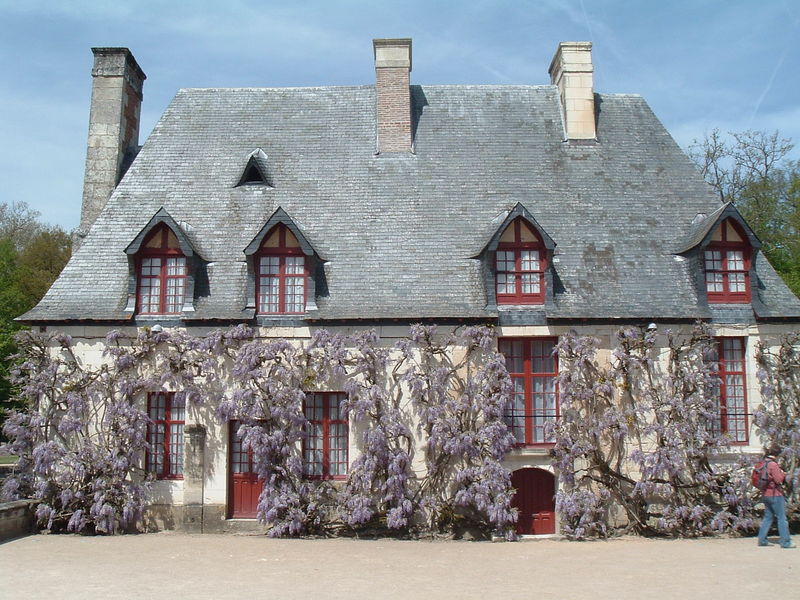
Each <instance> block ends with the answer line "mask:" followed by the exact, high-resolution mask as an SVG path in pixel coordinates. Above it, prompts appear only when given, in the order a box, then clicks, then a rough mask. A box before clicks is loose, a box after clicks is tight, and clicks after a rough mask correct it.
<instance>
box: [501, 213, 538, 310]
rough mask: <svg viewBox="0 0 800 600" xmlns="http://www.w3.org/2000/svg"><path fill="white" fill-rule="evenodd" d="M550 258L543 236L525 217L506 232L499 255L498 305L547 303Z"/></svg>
mask: <svg viewBox="0 0 800 600" xmlns="http://www.w3.org/2000/svg"><path fill="white" fill-rule="evenodd" d="M546 263H547V257H546V252H545V247H544V244H543V243H542V240H541V238H540V237H539V235H538V234H537V233H536V232H535V231H534V230H533V229H532V228H531V227H530V226H529V225H528V223H526V222H525V221H524V220H523V219H521V218H520V219H515V220H514V221H513V222H512V223H511V224H510V225H509V226H508V227H507V228H506V230H505V231H504V232H503V235H502V236H501V237H500V242H499V243H498V245H497V252H496V254H495V270H496V278H497V288H496V290H497V303H498V304H544V271H545V267H546Z"/></svg>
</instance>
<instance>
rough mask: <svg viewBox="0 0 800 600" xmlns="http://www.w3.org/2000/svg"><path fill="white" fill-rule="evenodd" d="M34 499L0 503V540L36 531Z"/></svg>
mask: <svg viewBox="0 0 800 600" xmlns="http://www.w3.org/2000/svg"><path fill="white" fill-rule="evenodd" d="M35 505H36V502H35V501H34V500H17V501H15V502H7V503H5V504H0V542H4V541H6V540H10V539H13V538H17V537H22V536H25V535H28V534H31V533H33V532H34V531H36V529H35V521H34V516H33V513H34V506H35Z"/></svg>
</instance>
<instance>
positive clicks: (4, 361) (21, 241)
mask: <svg viewBox="0 0 800 600" xmlns="http://www.w3.org/2000/svg"><path fill="white" fill-rule="evenodd" d="M70 246H71V240H70V238H69V235H68V234H66V233H65V232H64V231H63V230H62V229H61V228H60V227H48V226H45V225H43V224H42V223H41V222H40V221H39V213H37V212H36V211H34V210H32V209H31V208H30V207H28V205H27V204H25V203H24V202H19V203H15V204H11V205H8V204H4V203H0V424H2V419H3V415H4V412H5V411H6V410H9V409H11V408H14V407H15V404H14V403H13V402H12V401H11V396H12V392H11V384H10V369H11V366H12V363H13V360H12V358H11V357H12V356H13V355H14V354H15V353H16V352H17V346H16V344H15V343H14V336H15V335H16V333H17V332H18V331H20V330H21V329H23V326H22V325H20V324H19V323H17V322H16V321H14V319H15V318H16V317H18V316H20V315H21V314H23V313H24V312H26V311H27V310H30V309H31V308H33V307H34V306H35V305H36V303H37V302H39V300H41V298H42V296H44V294H45V292H46V291H47V289H48V288H49V287H50V285H51V284H52V283H53V281H54V280H55V278H56V277H58V274H59V273H60V272H61V269H63V268H64V265H65V264H66V263H67V260H69V256H70Z"/></svg>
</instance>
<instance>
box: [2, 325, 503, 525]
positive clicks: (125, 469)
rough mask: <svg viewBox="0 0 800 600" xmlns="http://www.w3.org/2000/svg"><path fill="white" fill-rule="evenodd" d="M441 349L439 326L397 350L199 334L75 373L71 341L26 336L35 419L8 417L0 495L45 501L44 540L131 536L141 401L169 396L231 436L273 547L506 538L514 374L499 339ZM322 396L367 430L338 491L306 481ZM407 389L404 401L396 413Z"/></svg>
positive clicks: (119, 349) (369, 336)
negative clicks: (400, 533) (413, 536)
mask: <svg viewBox="0 0 800 600" xmlns="http://www.w3.org/2000/svg"><path fill="white" fill-rule="evenodd" d="M436 338H437V336H436V330H435V328H429V327H421V326H415V327H412V330H411V334H410V336H409V338H407V339H403V340H401V341H400V342H399V343H398V344H397V346H396V347H394V348H392V347H384V346H382V342H381V340H380V338H379V337H378V336H377V335H376V334H375V333H374V332H359V333H355V334H353V335H350V336H342V335H331V334H330V333H328V332H327V331H325V330H320V331H317V332H315V333H314V335H313V336H312V337H311V339H310V340H308V341H305V342H301V341H289V340H285V339H262V338H257V337H255V336H254V332H253V331H252V330H251V329H249V328H247V327H245V326H238V327H232V328H229V329H227V330H218V331H214V332H212V333H210V334H209V335H207V336H205V337H195V336H191V335H188V334H187V333H185V332H183V331H180V330H176V331H160V332H155V331H149V330H146V331H143V332H141V333H140V334H139V335H138V336H136V337H128V336H125V335H123V334H122V333H120V332H111V333H110V334H109V335H108V336H107V339H106V343H105V346H104V348H105V350H104V357H105V360H104V362H103V364H101V365H88V364H87V365H85V364H81V363H80V361H79V360H78V358H77V357H76V355H75V353H74V352H73V351H72V342H71V340H69V339H68V338H66V337H65V336H49V337H47V336H39V335H35V334H26V335H25V344H24V346H23V350H24V354H25V361H24V362H23V364H22V365H21V367H19V369H18V370H17V372H16V378H15V382H16V383H17V384H18V385H19V386H20V394H21V395H22V397H23V398H24V399H25V400H26V402H27V406H28V407H29V408H28V410H25V411H20V412H15V413H12V415H11V417H10V418H9V420H8V422H7V424H6V427H5V432H6V435H8V436H9V438H10V439H11V442H10V443H9V444H7V445H6V446H5V447H3V448H2V450H3V451H4V452H13V453H15V454H18V455H19V456H20V457H21V458H20V469H19V472H18V473H16V474H15V475H13V476H12V477H10V478H9V479H8V480H7V483H6V485H5V488H4V496H5V497H7V498H13V497H23V496H29V497H33V498H35V499H37V500H39V509H38V511H37V515H38V516H39V519H40V523H41V524H42V525H43V526H45V527H47V528H48V529H53V530H63V529H66V530H69V531H92V530H96V531H101V532H114V531H118V530H120V529H125V528H126V527H129V526H130V525H131V523H133V522H134V521H135V520H136V519H137V518H139V517H140V515H141V512H142V510H143V508H144V502H145V497H146V492H147V487H148V477H147V476H146V475H145V474H143V473H142V472H141V469H140V461H141V456H142V454H143V452H144V451H145V449H146V446H147V440H146V425H147V423H148V418H147V416H146V415H145V414H144V413H143V412H142V410H141V406H140V405H141V398H142V397H143V396H144V394H145V392H147V391H153V390H160V389H172V390H180V391H179V392H176V397H178V396H179V395H180V397H181V398H183V399H185V400H187V401H188V402H189V407H190V408H191V410H192V411H194V412H195V414H198V413H199V412H200V411H207V412H208V413H209V414H211V413H213V414H214V415H216V417H217V418H218V420H219V421H220V422H222V423H231V422H234V421H235V422H237V423H238V430H237V433H238V434H239V435H240V436H241V437H242V445H243V448H244V449H247V450H250V451H252V453H253V458H254V463H255V468H256V471H257V472H258V475H259V477H260V479H262V480H263V481H264V482H265V485H264V490H263V492H262V494H261V496H260V498H259V504H258V517H259V519H260V520H261V521H262V522H265V523H268V524H269V525H270V529H269V534H270V535H273V536H285V535H302V534H313V533H317V534H319V533H322V534H325V533H330V532H331V531H333V530H335V529H340V528H341V527H350V528H355V529H358V528H362V527H367V526H370V527H372V526H375V524H381V525H382V526H385V527H388V528H389V529H394V530H409V529H412V528H420V527H421V528H422V529H426V527H429V526H431V525H436V526H437V527H443V528H452V527H455V525H456V521H458V523H459V524H462V523H474V524H475V525H476V526H477V527H480V528H483V529H484V530H485V529H492V530H494V529H498V530H502V531H504V532H508V531H510V527H511V524H512V522H513V520H514V518H515V515H514V513H513V512H512V510H511V508H510V500H511V494H512V490H511V487H510V477H509V473H508V471H507V470H506V469H505V468H503V467H502V466H501V464H500V461H501V460H502V458H503V456H504V455H505V453H506V452H507V451H508V450H509V449H510V447H511V443H512V440H511V438H510V436H509V434H508V431H507V429H506V427H505V425H504V424H503V422H502V413H503V410H504V406H505V403H506V401H507V397H508V375H507V373H506V371H505V367H504V365H503V361H502V358H501V357H500V355H499V354H497V353H496V352H495V351H494V350H492V348H493V346H494V337H493V333H492V332H491V330H489V329H486V328H465V329H463V330H462V331H461V332H460V333H459V334H458V335H450V336H443V337H442V339H440V340H438V341H437V339H436ZM53 344H55V345H56V348H53V349H52V351H48V347H49V346H52V345H53ZM458 353H460V356H461V358H460V359H459V360H458V361H456V362H454V361H453V360H452V357H453V356H454V355H455V354H458ZM322 389H343V390H344V391H345V392H346V393H347V401H346V403H345V406H344V410H345V411H346V413H347V414H348V415H349V417H350V422H351V424H353V425H355V426H356V427H357V428H358V429H360V431H361V432H362V436H361V440H360V442H361V444H360V446H361V447H360V451H361V454H360V456H359V458H357V459H356V460H355V461H354V463H353V466H352V470H351V473H350V476H349V478H348V481H347V482H346V484H345V485H344V486H343V487H336V486H334V485H332V484H331V482H328V481H317V480H311V479H308V478H306V477H304V474H303V460H302V442H303V439H304V438H305V437H306V435H307V432H308V430H309V423H308V421H307V420H306V416H305V414H304V411H303V403H304V400H305V397H306V393H307V392H313V391H315V390H322ZM404 390H407V391H409V392H410V393H409V395H408V398H409V401H408V402H407V403H406V405H405V406H401V404H400V403H401V401H402V398H404V397H405V396H404ZM137 399H138V401H137ZM420 419H421V422H422V423H423V425H422V431H420V432H418V433H419V435H420V436H421V437H422V438H423V441H427V444H428V447H427V453H426V461H425V462H426V464H427V465H428V469H427V470H426V471H425V472H423V473H415V472H414V471H413V469H412V460H413V457H412V455H411V452H412V450H411V449H412V437H413V434H412V431H411V427H412V423H413V422H414V421H415V420H416V421H419V420H420ZM444 515H450V517H449V518H444ZM455 516H457V518H456V517H455ZM509 535H510V534H509Z"/></svg>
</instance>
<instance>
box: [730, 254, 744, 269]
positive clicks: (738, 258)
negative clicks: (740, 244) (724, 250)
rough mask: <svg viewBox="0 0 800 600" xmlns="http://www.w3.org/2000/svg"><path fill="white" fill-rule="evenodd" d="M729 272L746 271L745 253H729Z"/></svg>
mask: <svg viewBox="0 0 800 600" xmlns="http://www.w3.org/2000/svg"><path fill="white" fill-rule="evenodd" d="M728 270H729V271H744V253H743V252H742V251H741V250H729V251H728Z"/></svg>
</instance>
